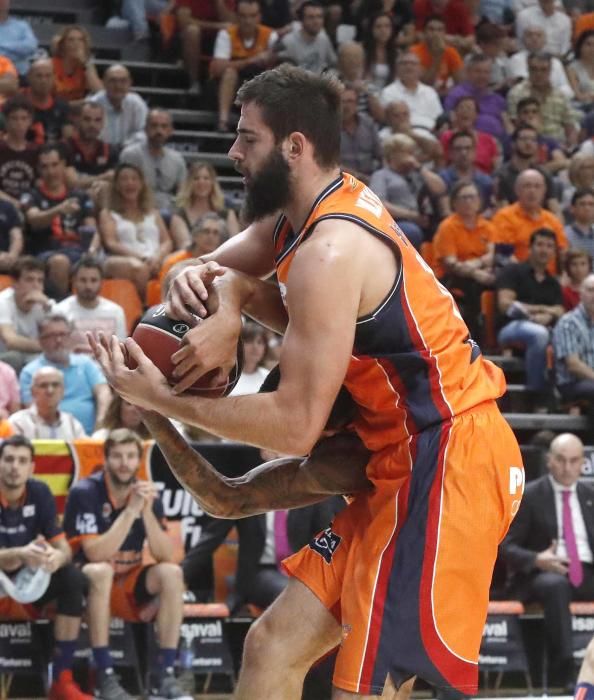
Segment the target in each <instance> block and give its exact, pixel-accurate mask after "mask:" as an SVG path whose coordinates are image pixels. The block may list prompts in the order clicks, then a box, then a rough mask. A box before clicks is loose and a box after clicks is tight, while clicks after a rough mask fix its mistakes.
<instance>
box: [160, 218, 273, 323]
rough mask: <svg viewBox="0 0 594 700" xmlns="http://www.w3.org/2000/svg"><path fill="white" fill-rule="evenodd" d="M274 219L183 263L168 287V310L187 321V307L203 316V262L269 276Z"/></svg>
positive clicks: (264, 221)
mask: <svg viewBox="0 0 594 700" xmlns="http://www.w3.org/2000/svg"><path fill="white" fill-rule="evenodd" d="M277 219H278V217H277V216H272V217H267V218H266V219H263V220H262V221H257V222H255V223H253V224H251V225H250V226H248V227H247V228H246V229H244V230H243V231H240V232H239V233H238V234H237V235H235V236H232V237H231V238H229V239H228V240H227V241H225V243H223V244H222V245H220V246H219V247H218V248H217V249H216V250H215V251H214V252H212V253H210V254H208V255H204V256H202V257H200V258H197V259H196V261H195V262H196V263H198V264H196V265H191V264H190V265H186V266H184V267H183V269H181V271H180V272H179V274H178V275H177V276H176V277H175V278H174V279H173V280H172V282H171V285H170V287H169V291H168V294H167V313H168V314H169V315H170V316H172V317H173V318H179V319H183V320H187V321H191V320H192V319H191V316H190V315H189V313H188V309H189V310H190V311H192V312H193V313H195V314H198V315H199V316H204V315H205V307H204V301H205V300H206V298H207V297H208V290H207V288H206V286H205V284H204V282H203V280H202V273H203V268H202V265H203V264H204V263H208V262H215V263H217V264H218V265H219V266H221V267H230V268H232V269H234V270H237V271H239V272H243V273H244V274H246V275H250V276H251V277H257V278H264V277H268V276H269V275H270V274H271V273H272V271H273V270H274V242H273V232H274V227H275V225H276V220H277ZM210 279H212V278H211V277H209V281H210Z"/></svg>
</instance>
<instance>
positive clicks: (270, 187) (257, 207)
mask: <svg viewBox="0 0 594 700" xmlns="http://www.w3.org/2000/svg"><path fill="white" fill-rule="evenodd" d="M290 199H291V169H290V168H289V164H288V163H287V161H286V160H285V159H284V157H283V155H282V153H281V152H280V151H279V150H278V149H276V148H275V149H274V150H273V151H272V153H271V154H270V156H269V157H268V159H267V160H266V161H265V163H264V165H263V166H262V167H261V168H260V170H259V172H258V173H256V174H255V175H254V176H253V177H252V178H251V179H250V181H249V184H246V197H245V202H244V205H243V212H242V218H243V219H244V221H245V223H246V224H247V225H249V224H251V223H252V222H254V221H258V220H259V219H263V218H264V217H266V216H270V215H271V214H274V213H275V212H277V211H279V210H280V209H283V208H284V207H285V206H286V205H287V204H288V203H289V201H290Z"/></svg>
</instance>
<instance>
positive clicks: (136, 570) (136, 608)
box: [110, 565, 156, 622]
mask: <svg viewBox="0 0 594 700" xmlns="http://www.w3.org/2000/svg"><path fill="white" fill-rule="evenodd" d="M148 568H149V567H147V566H142V565H140V566H135V567H133V568H132V569H130V571H127V572H126V573H123V574H116V575H115V576H114V579H113V584H112V587H111V598H110V606H111V614H112V615H113V616H114V617H121V618H122V620H126V621H127V622H146V621H147V619H148V618H150V617H152V616H153V615H154V613H153V615H148V618H147V612H146V609H147V607H149V606H147V604H146V603H138V602H137V600H136V596H135V590H136V584H137V582H138V578H139V576H140V575H141V574H142V573H143V571H144V570H145V569H148ZM154 612H156V609H155V611H154Z"/></svg>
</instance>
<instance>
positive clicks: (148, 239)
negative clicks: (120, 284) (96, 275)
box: [99, 163, 172, 299]
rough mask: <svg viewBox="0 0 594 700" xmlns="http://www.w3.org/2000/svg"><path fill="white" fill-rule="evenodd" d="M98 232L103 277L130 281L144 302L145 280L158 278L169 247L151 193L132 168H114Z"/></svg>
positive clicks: (163, 226) (132, 166) (169, 249)
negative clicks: (106, 204)
mask: <svg viewBox="0 0 594 700" xmlns="http://www.w3.org/2000/svg"><path fill="white" fill-rule="evenodd" d="M99 232H100V234H101V241H102V244H103V248H104V250H105V252H106V253H107V258H106V260H105V268H104V270H105V276H106V277H124V278H126V279H129V280H132V281H133V282H134V284H135V285H136V288H137V290H138V293H139V294H140V297H141V299H144V298H145V292H146V286H147V283H148V281H149V279H151V278H152V277H156V276H157V275H158V273H159V270H160V269H161V265H162V263H163V260H164V259H165V256H166V255H167V254H168V253H170V252H171V249H172V244H171V237H170V236H169V232H168V231H167V228H166V226H165V224H164V222H163V219H162V218H161V215H160V214H159V211H158V210H157V209H156V208H155V206H154V201H153V195H152V192H151V190H150V188H149V186H148V184H147V182H146V180H145V178H144V175H143V173H142V171H141V170H139V169H138V168H137V167H136V166H134V165H131V164H129V163H122V164H120V165H118V167H117V168H116V171H115V174H114V177H113V181H112V182H111V184H110V189H109V205H108V208H107V209H103V211H102V212H101V213H100V215H99Z"/></svg>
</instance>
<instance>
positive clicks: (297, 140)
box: [286, 131, 307, 160]
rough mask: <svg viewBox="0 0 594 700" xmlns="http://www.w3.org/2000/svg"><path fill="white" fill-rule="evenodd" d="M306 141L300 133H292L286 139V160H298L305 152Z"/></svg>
mask: <svg viewBox="0 0 594 700" xmlns="http://www.w3.org/2000/svg"><path fill="white" fill-rule="evenodd" d="M306 143H307V139H306V138H305V136H304V135H303V134H302V133H301V132H300V131H293V132H292V133H291V134H289V136H288V138H287V153H286V157H287V159H288V160H291V159H295V158H299V157H300V156H302V155H303V152H304V151H305V147H306Z"/></svg>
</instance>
